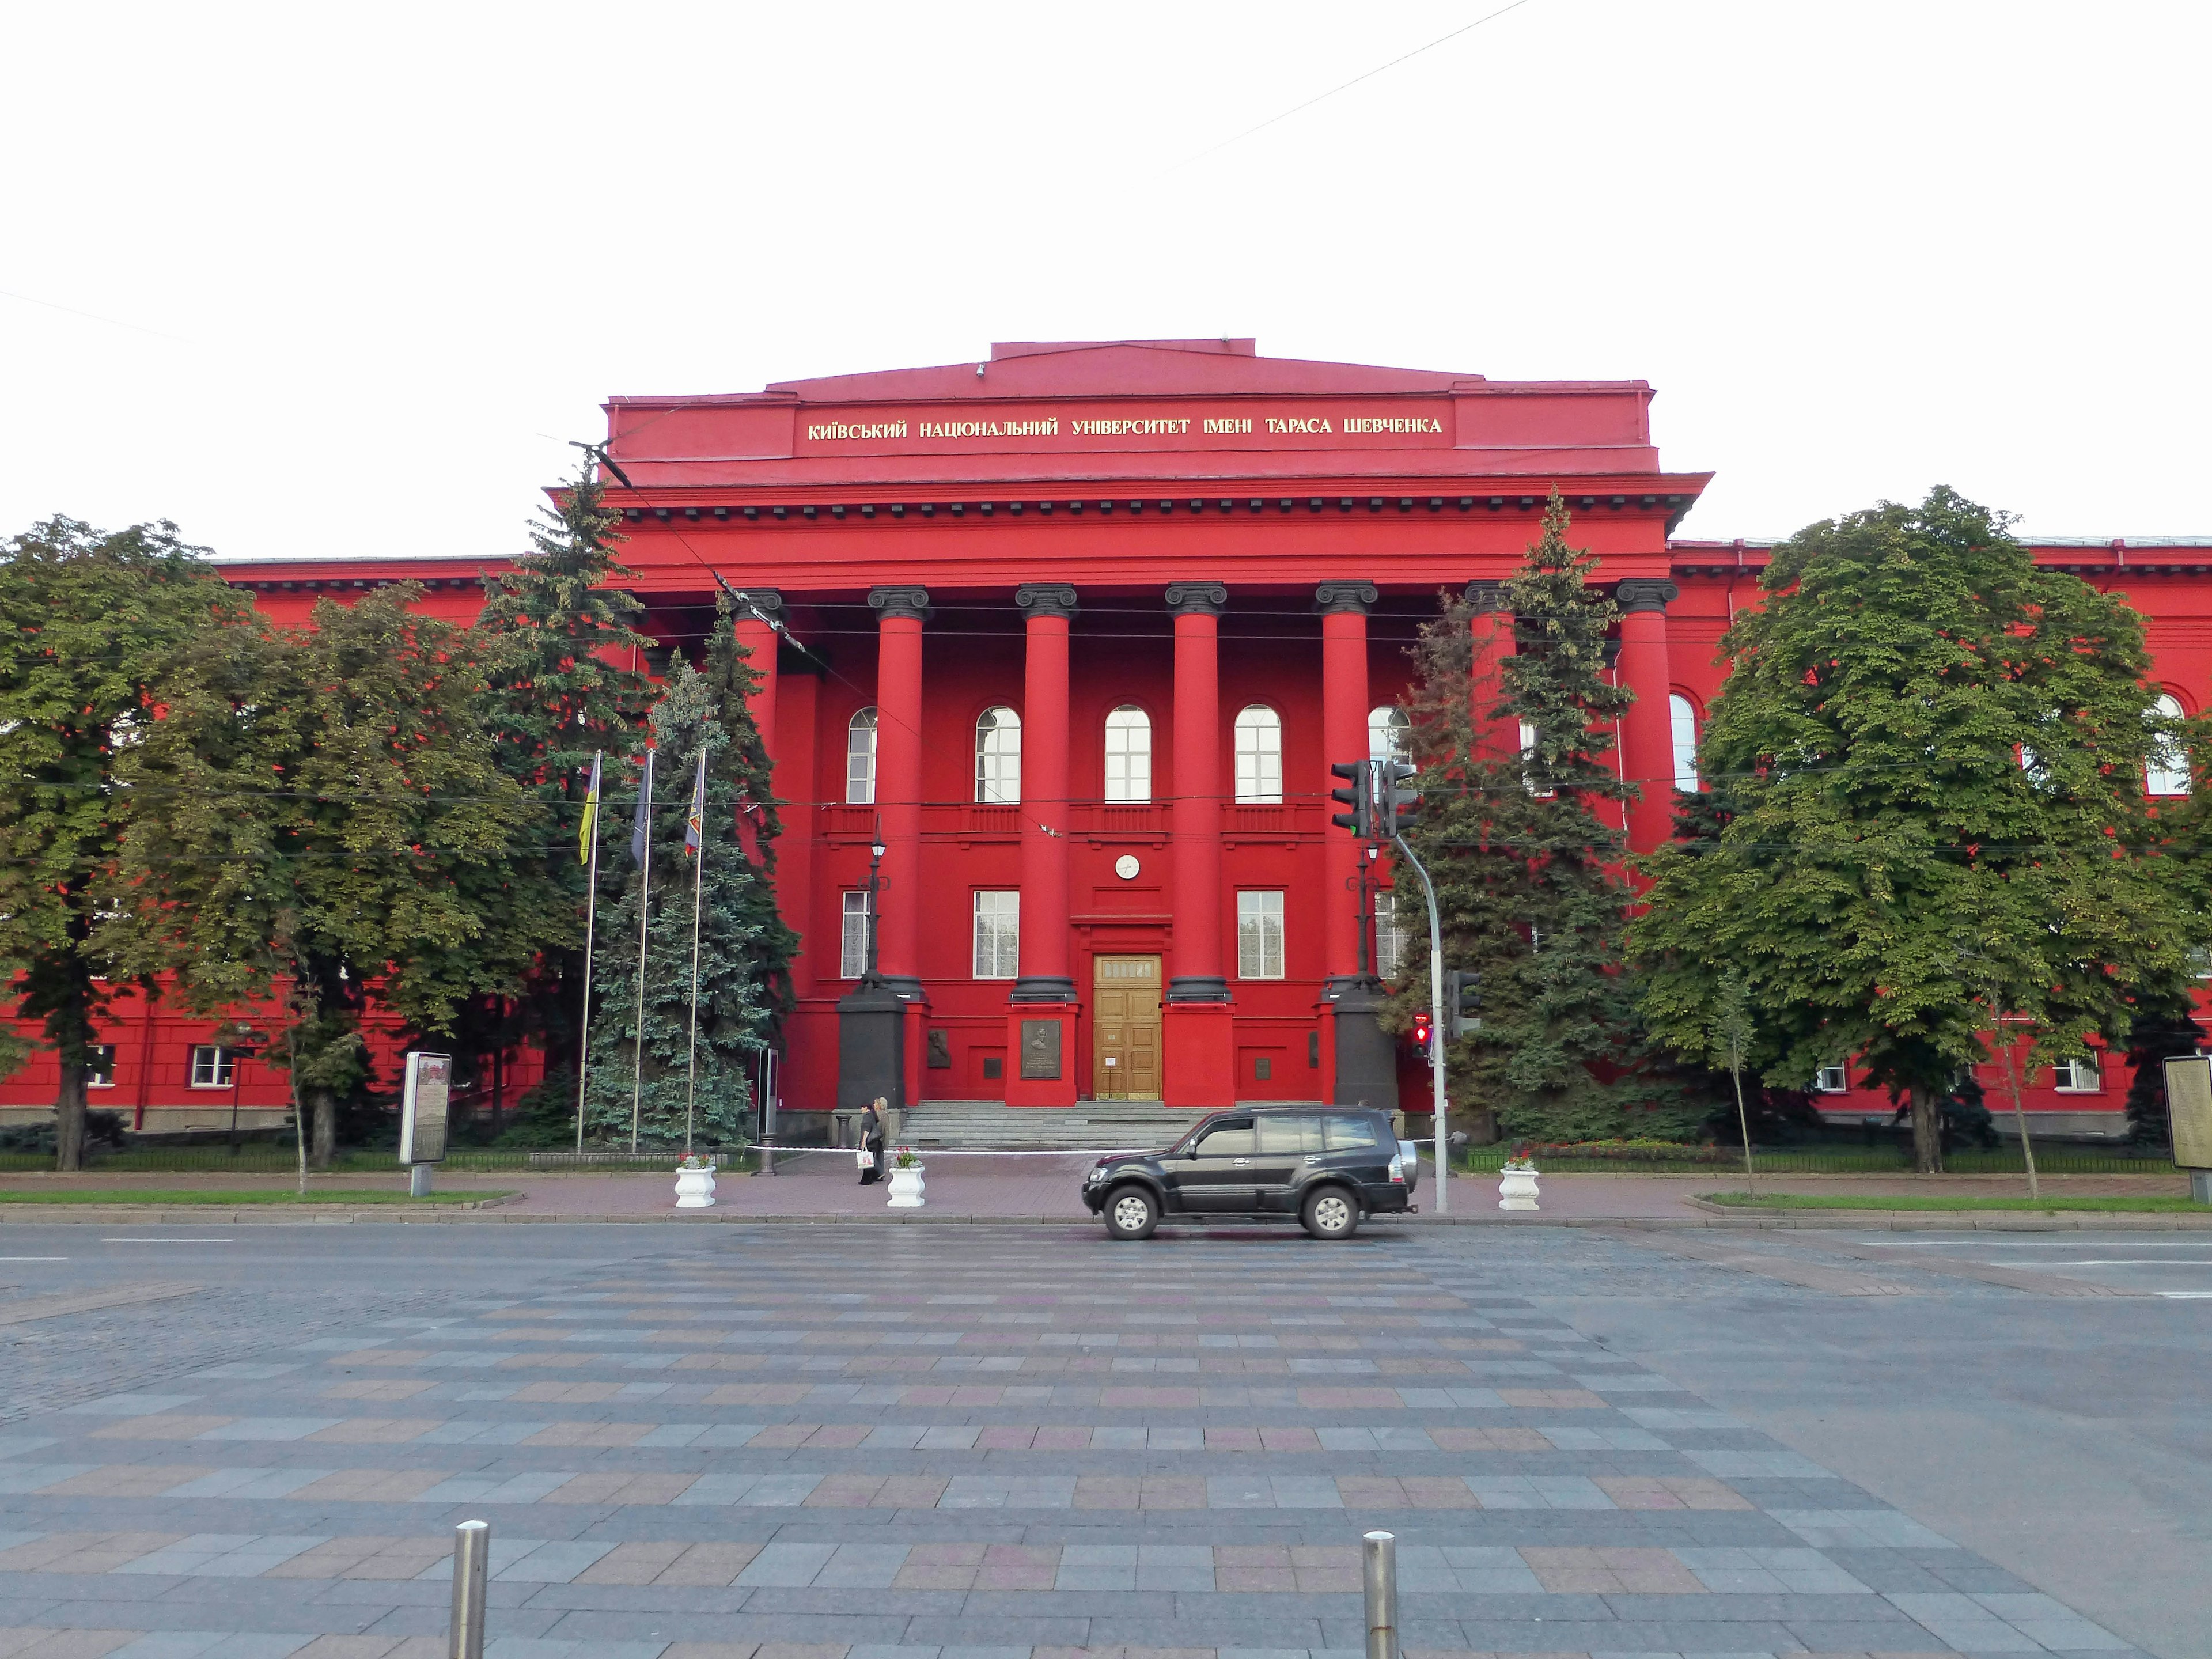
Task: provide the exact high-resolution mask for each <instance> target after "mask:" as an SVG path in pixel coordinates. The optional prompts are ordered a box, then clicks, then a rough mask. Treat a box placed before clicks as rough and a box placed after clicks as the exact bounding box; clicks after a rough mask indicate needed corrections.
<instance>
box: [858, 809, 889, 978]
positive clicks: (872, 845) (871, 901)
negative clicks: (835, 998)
mask: <svg viewBox="0 0 2212 1659" xmlns="http://www.w3.org/2000/svg"><path fill="white" fill-rule="evenodd" d="M883 864H884V830H883V820H882V819H880V818H878V820H877V821H876V838H875V839H874V840H873V841H872V842H869V843H868V956H867V965H866V970H865V971H864V972H863V973H862V974H861V975H860V980H861V982H862V983H863V984H866V985H872V984H874V983H875V982H876V981H877V980H878V978H880V977H881V975H879V974H878V972H877V971H876V913H877V910H878V896H879V895H880V894H881V893H882V892H883V887H884V880H883Z"/></svg>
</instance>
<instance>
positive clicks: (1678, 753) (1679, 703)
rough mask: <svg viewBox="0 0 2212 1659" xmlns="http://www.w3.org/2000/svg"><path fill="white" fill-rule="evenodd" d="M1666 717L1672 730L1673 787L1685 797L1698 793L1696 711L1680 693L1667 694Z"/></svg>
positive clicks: (1694, 705)
mask: <svg viewBox="0 0 2212 1659" xmlns="http://www.w3.org/2000/svg"><path fill="white" fill-rule="evenodd" d="M1667 715H1668V720H1671V721H1672V722H1673V724H1674V787H1676V788H1677V789H1679V790H1680V791H1681V792H1682V793H1684V794H1686V795H1694V794H1696V793H1698V709H1697V705H1696V704H1694V703H1692V702H1691V701H1690V700H1689V699H1688V698H1687V697H1686V696H1683V695H1682V694H1681V693H1680V692H1679V691H1675V692H1671V693H1669V694H1668V698H1667Z"/></svg>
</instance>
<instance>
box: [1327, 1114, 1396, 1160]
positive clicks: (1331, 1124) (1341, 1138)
mask: <svg viewBox="0 0 2212 1659" xmlns="http://www.w3.org/2000/svg"><path fill="white" fill-rule="evenodd" d="M1322 1133H1323V1134H1324V1135H1326V1136H1328V1149H1329V1151H1331V1152H1349V1151H1350V1150H1351V1149H1352V1148H1353V1147H1355V1146H1379V1145H1381V1144H1382V1143H1380V1142H1379V1141H1377V1140H1376V1139H1375V1121H1374V1120H1373V1119H1372V1118H1365V1117H1325V1118H1323V1119H1322Z"/></svg>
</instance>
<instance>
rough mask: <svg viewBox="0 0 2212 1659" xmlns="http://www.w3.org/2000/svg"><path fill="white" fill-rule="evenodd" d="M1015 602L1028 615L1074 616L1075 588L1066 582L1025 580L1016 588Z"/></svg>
mask: <svg viewBox="0 0 2212 1659" xmlns="http://www.w3.org/2000/svg"><path fill="white" fill-rule="evenodd" d="M1014 604H1015V605H1017V606H1018V608H1019V609H1020V610H1021V611H1022V612H1023V613H1024V615H1026V616H1031V617H1073V615H1074V614H1075V590H1074V589H1073V588H1072V587H1070V586H1068V585H1067V584H1066V582H1024V583H1023V584H1022V585H1021V586H1019V587H1018V588H1016V589H1015V590H1014Z"/></svg>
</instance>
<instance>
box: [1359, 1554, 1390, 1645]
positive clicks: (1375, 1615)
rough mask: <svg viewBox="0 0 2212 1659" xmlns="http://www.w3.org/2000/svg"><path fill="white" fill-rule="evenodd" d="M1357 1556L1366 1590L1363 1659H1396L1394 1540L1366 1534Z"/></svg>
mask: <svg viewBox="0 0 2212 1659" xmlns="http://www.w3.org/2000/svg"><path fill="white" fill-rule="evenodd" d="M1360 1553H1361V1557H1362V1559H1361V1562H1360V1566H1361V1573H1360V1577H1361V1579H1362V1581H1363V1583H1364V1587H1365V1589H1366V1591H1367V1659H1398V1539H1397V1534H1395V1533H1388V1532H1370V1533H1369V1534H1367V1537H1366V1547H1365V1548H1364V1550H1362V1551H1361V1552H1360Z"/></svg>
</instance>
